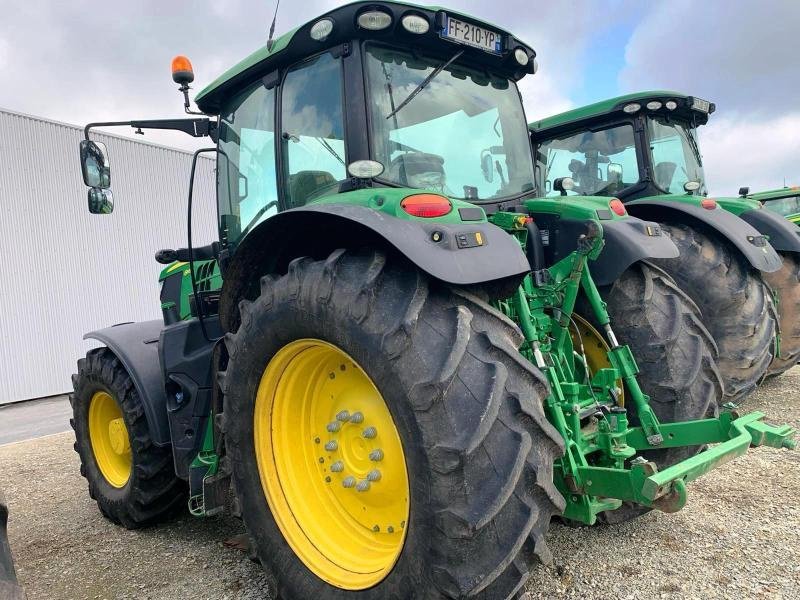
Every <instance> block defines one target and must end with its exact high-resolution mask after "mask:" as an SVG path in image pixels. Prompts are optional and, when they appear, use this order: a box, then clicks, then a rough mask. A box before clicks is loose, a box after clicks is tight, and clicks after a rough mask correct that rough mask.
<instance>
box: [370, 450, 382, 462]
mask: <svg viewBox="0 0 800 600" xmlns="http://www.w3.org/2000/svg"><path fill="white" fill-rule="evenodd" d="M369 459H370V460H371V461H373V462H378V461H381V460H383V450H381V449H380V448H376V449H375V450H373V451H372V452H370V453H369Z"/></svg>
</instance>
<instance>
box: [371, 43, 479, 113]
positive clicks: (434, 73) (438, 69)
mask: <svg viewBox="0 0 800 600" xmlns="http://www.w3.org/2000/svg"><path fill="white" fill-rule="evenodd" d="M462 54H464V51H463V50H459V51H458V52H456V53H455V54H454V55H453V58H451V59H450V60H448V61H447V62H446V63H443V64H441V65H439V66H438V67H436V68H435V69H434V70H433V71H431V74H430V75H428V76H427V77H426V78H425V79H423V80H422V81H421V82H420V84H419V85H418V86H417V87H415V88H414V89H413V90H412V91H411V93H410V94H409V95H408V96H406V99H405V100H403V101H402V102H401V103H400V104H398V105H397V108H395V109H394V110H393V111H392V112H390V113H389V114H388V115H386V118H387V119H391V118H392V117H393V116H395V115H396V114H397V113H399V112H400V110H401V109H402V108H403V107H405V105H406V104H408V103H409V102H411V101H412V100H413V99H414V97H415V96H416V95H417V94H419V93H420V92H421V91H422V90H423V89H424V88H425V86H426V85H428V84H429V83H430V82H431V81H433V80H434V78H435V77H436V76H437V75H439V73H441V72H442V71H444V70H445V69H446V68H447V67H449V66H450V65H451V64H452V63H453V61H455V60H457V59H458V57H460V56H461V55H462Z"/></svg>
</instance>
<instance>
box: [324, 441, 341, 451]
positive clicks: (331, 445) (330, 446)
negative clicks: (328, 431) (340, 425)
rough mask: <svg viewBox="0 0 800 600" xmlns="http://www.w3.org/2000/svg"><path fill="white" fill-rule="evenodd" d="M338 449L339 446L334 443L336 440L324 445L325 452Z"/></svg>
mask: <svg viewBox="0 0 800 600" xmlns="http://www.w3.org/2000/svg"><path fill="white" fill-rule="evenodd" d="M338 447H339V444H337V443H336V440H331V441H330V442H328V443H326V444H325V450H327V451H328V452H333V451H334V450H336V449H337V448H338Z"/></svg>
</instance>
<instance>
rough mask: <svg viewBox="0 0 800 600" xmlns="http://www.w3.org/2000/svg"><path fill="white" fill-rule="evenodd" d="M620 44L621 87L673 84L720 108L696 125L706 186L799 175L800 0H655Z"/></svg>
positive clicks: (726, 190)
mask: <svg viewBox="0 0 800 600" xmlns="http://www.w3.org/2000/svg"><path fill="white" fill-rule="evenodd" d="M649 6H650V10H649V11H648V12H646V14H644V15H643V17H642V18H641V20H640V21H639V23H638V24H637V26H636V27H635V29H634V31H633V33H632V35H631V37H630V39H629V41H628V44H627V46H626V49H625V66H624V68H623V69H622V71H621V72H620V75H619V83H620V87H621V91H624V92H628V91H638V90H646V89H676V90H679V91H682V92H685V93H688V94H693V95H697V96H701V97H703V98H707V99H709V100H711V101H713V102H715V103H716V105H717V111H716V112H715V113H714V114H713V115H712V116H711V118H710V120H709V122H708V124H707V125H705V126H703V127H702V128H701V129H700V145H701V149H702V151H703V155H704V159H705V161H704V164H705V173H706V178H707V180H708V182H709V189H710V191H711V193H712V194H715V195H722V194H727V195H731V194H736V192H737V191H738V189H739V187H740V186H743V185H749V186H750V189H751V190H753V191H756V190H759V189H764V188H774V187H779V186H781V185H783V180H784V177H786V178H787V182H791V181H797V180H799V179H800V172H799V170H800V169H799V165H798V160H797V159H798V157H800V110H798V105H797V97H798V96H800V78H798V77H797V56H798V44H797V33H796V28H797V23H800V2H785V1H782V0H758V1H755V0H747V1H737V2H731V3H726V4H724V5H723V4H720V3H711V2H703V3H698V2H694V1H691V0H671V1H670V2H658V3H651V4H650V5H649Z"/></svg>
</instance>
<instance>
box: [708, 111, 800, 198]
mask: <svg viewBox="0 0 800 600" xmlns="http://www.w3.org/2000/svg"><path fill="white" fill-rule="evenodd" d="M700 146H701V148H702V150H703V165H704V167H705V172H706V178H707V180H708V182H709V189H710V190H711V192H712V193H713V194H714V195H718V196H722V195H729V196H730V195H736V194H737V192H738V190H739V188H740V187H742V186H749V187H750V190H751V191H753V192H755V191H759V190H767V189H772V188H778V187H782V186H783V184H784V180H785V181H786V184H787V185H800V165H798V157H800V113H793V114H788V115H784V116H781V117H776V118H774V119H766V120H753V121H748V120H745V119H741V118H737V117H736V116H732V117H729V118H723V119H719V120H717V121H716V122H715V123H714V124H713V126H706V127H705V128H704V129H701V130H700Z"/></svg>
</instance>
